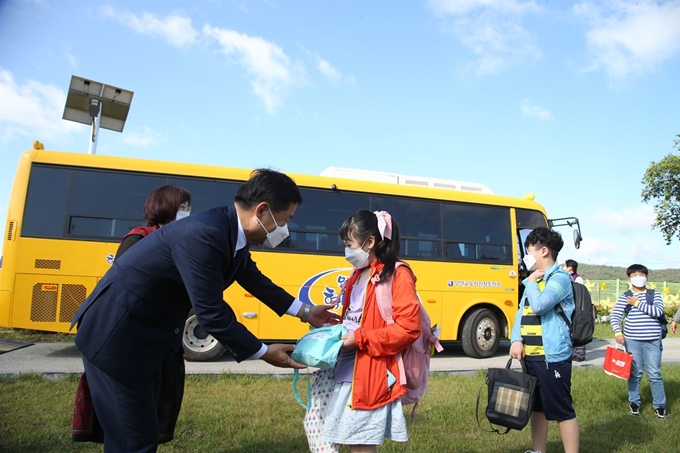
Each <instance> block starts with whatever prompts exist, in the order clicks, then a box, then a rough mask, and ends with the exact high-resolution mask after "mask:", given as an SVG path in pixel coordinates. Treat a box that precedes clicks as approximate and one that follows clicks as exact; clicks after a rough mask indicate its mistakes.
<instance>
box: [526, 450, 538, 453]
mask: <svg viewBox="0 0 680 453" xmlns="http://www.w3.org/2000/svg"><path fill="white" fill-rule="evenodd" d="M524 453H541V451H540V450H527V451H525V452H524Z"/></svg>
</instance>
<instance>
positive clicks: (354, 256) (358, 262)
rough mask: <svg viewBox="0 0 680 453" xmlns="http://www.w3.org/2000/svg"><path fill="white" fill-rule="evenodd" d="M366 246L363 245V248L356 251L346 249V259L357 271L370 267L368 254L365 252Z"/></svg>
mask: <svg viewBox="0 0 680 453" xmlns="http://www.w3.org/2000/svg"><path fill="white" fill-rule="evenodd" d="M364 244H365V242H364ZM364 244H361V247H359V248H356V249H353V248H350V247H345V259H346V260H347V261H349V262H350V263H351V264H352V266H354V267H356V268H357V269H363V268H365V267H368V252H365V251H364V249H363V246H364Z"/></svg>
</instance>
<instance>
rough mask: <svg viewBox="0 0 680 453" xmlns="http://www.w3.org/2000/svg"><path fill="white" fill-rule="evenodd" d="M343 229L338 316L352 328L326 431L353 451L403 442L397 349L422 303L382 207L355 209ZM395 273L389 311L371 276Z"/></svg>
mask: <svg viewBox="0 0 680 453" xmlns="http://www.w3.org/2000/svg"><path fill="white" fill-rule="evenodd" d="M340 236H341V238H342V240H343V242H344V243H345V258H346V259H347V260H348V261H349V262H350V263H351V264H352V265H353V266H354V272H353V273H352V276H351V277H350V278H349V279H348V280H347V283H346V286H345V291H344V299H343V310H342V319H343V321H342V322H343V325H344V326H345V327H346V328H347V330H348V331H349V333H348V334H347V335H345V336H344V337H343V339H344V344H343V349H342V350H341V352H340V355H339V357H338V361H337V365H336V367H335V370H334V371H335V381H336V384H335V389H334V391H333V395H332V396H331V400H330V402H329V406H328V410H327V412H326V418H325V421H324V428H323V439H324V441H326V442H332V443H336V444H339V445H349V451H350V453H371V452H376V451H377V446H378V445H382V443H383V441H384V439H385V438H387V439H391V440H393V441H396V442H406V441H407V440H408V434H407V432H406V418H405V417H404V413H403V410H402V405H401V401H400V398H401V397H402V396H403V395H404V394H406V387H404V386H402V385H401V384H400V383H399V380H398V379H394V376H399V368H398V364H397V359H396V357H395V355H396V354H397V353H399V352H401V351H403V350H404V349H405V348H407V347H408V346H409V345H411V344H412V343H413V342H414V341H415V340H416V339H417V338H418V336H419V335H420V325H421V324H420V304H419V302H418V296H417V295H416V289H415V280H416V278H415V276H414V275H413V273H412V272H411V270H410V269H409V267H408V266H399V267H398V268H396V271H395V263H396V262H397V260H398V254H399V244H400V235H399V229H398V227H397V225H396V223H395V222H394V221H393V220H392V218H391V216H390V214H389V213H387V212H385V211H380V212H371V211H367V210H360V211H357V212H356V213H354V214H353V215H352V216H351V217H350V218H348V219H347V220H345V222H344V223H343V225H342V227H341V229H340ZM377 278H378V279H381V280H383V279H388V278H392V309H393V313H392V318H393V319H394V323H393V324H390V325H387V322H386V321H385V320H384V319H383V317H382V316H381V314H380V309H379V306H378V302H377V300H376V296H375V286H374V283H373V282H374V281H375V280H376V279H377Z"/></svg>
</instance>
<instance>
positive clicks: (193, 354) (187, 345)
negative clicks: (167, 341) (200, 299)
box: [182, 309, 227, 362]
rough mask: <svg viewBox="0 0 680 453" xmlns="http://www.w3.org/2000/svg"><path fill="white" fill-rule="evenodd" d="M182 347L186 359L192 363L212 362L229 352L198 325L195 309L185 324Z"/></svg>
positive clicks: (190, 312)
mask: <svg viewBox="0 0 680 453" xmlns="http://www.w3.org/2000/svg"><path fill="white" fill-rule="evenodd" d="M182 346H183V347H184V358H185V359H187V360H189V361H191V362H210V361H212V360H215V359H218V358H219V357H221V356H222V354H224V351H226V350H227V349H226V348H225V347H224V346H222V343H220V342H219V341H217V340H216V339H215V337H213V336H212V335H210V334H209V333H208V332H206V331H205V330H203V328H202V327H201V326H199V325H198V321H197V320H196V315H195V314H194V310H193V309H191V311H189V316H187V320H186V322H185V323H184V334H183V335H182Z"/></svg>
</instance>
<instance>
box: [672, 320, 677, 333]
mask: <svg viewBox="0 0 680 453" xmlns="http://www.w3.org/2000/svg"><path fill="white" fill-rule="evenodd" d="M677 328H678V323H677V322H675V321H671V333H672V334H673V335H675V330H676V329H677Z"/></svg>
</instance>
